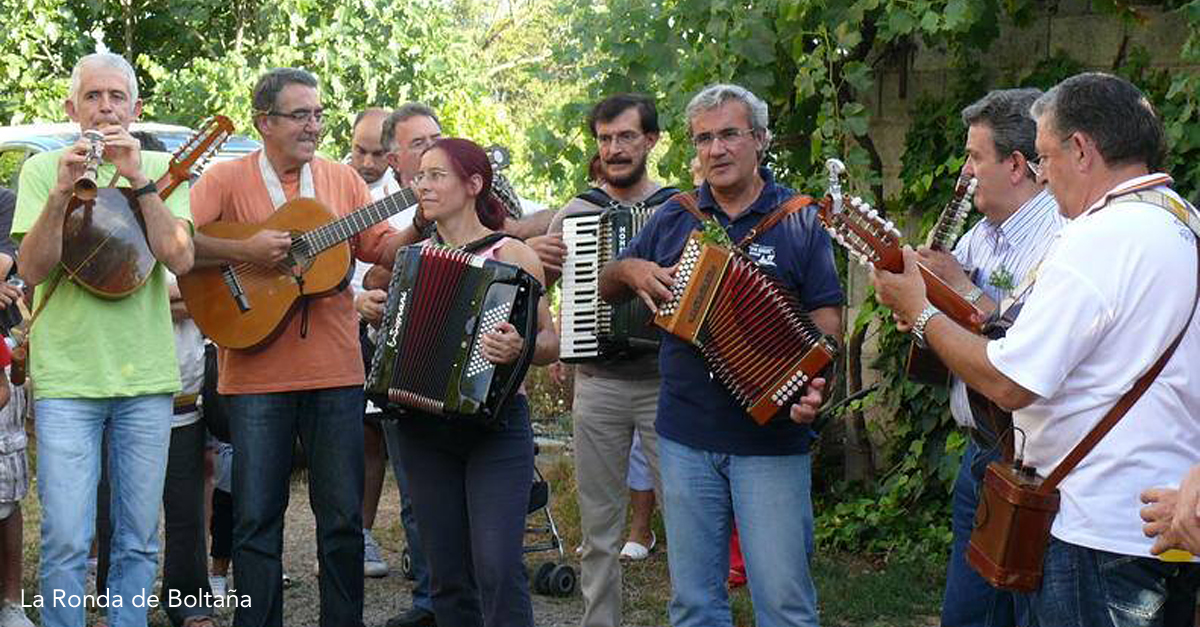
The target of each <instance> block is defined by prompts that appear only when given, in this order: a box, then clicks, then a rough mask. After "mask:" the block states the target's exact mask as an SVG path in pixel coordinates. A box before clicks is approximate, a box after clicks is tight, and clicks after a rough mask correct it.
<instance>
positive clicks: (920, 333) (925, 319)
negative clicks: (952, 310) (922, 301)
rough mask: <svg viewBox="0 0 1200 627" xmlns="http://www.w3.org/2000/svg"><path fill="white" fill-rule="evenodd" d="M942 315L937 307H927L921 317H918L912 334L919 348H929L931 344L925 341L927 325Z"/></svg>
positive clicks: (922, 311)
mask: <svg viewBox="0 0 1200 627" xmlns="http://www.w3.org/2000/svg"><path fill="white" fill-rule="evenodd" d="M940 313H942V310H940V309H938V308H937V307H934V306H933V305H925V309H922V310H921V315H919V316H917V319H916V320H915V321H914V322H913V325H912V330H911V333H912V335H913V341H914V342H916V343H917V347H918V348H929V343H928V342H926V341H925V325H927V324H929V321H930V320H931V319H933V317H934V316H936V315H938V314H940Z"/></svg>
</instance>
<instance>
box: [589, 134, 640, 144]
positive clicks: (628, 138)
mask: <svg viewBox="0 0 1200 627" xmlns="http://www.w3.org/2000/svg"><path fill="white" fill-rule="evenodd" d="M641 138H642V134H641V133H639V132H637V131H621V132H620V133H617V134H616V135H609V134H607V133H605V134H601V135H597V136H596V143H597V144H600V145H601V146H609V145H613V146H621V147H622V148H624V147H626V146H631V145H633V142H636V141H637V140H639V139H641Z"/></svg>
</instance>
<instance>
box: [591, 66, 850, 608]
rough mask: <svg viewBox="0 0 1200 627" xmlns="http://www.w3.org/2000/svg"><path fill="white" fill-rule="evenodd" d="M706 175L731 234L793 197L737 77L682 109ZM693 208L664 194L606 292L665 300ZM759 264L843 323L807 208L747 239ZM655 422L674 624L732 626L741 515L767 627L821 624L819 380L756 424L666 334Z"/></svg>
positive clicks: (837, 292)
mask: <svg viewBox="0 0 1200 627" xmlns="http://www.w3.org/2000/svg"><path fill="white" fill-rule="evenodd" d="M687 117H688V125H689V129H690V132H691V134H692V141H693V143H694V144H695V146H696V151H697V153H698V155H699V157H700V162H701V165H702V167H703V171H704V172H705V175H706V176H705V179H706V182H705V183H704V185H703V186H702V187H701V188H700V190H699V195H698V201H699V202H698V204H699V209H700V211H702V212H705V213H707V214H709V215H710V216H711V217H712V218H713V219H714V220H716V222H717V224H719V225H720V227H722V228H724V229H725V230H726V231H727V232H728V233H729V235H730V236H731V239H733V240H734V241H738V240H739V239H740V238H742V237H743V236H745V235H746V234H747V232H749V230H750V229H751V228H752V227H754V226H755V225H756V224H758V223H759V221H760V220H761V219H762V218H764V217H765V216H766V215H768V214H770V213H771V212H772V210H773V209H775V208H776V207H777V206H779V205H780V204H781V203H782V202H784V201H786V200H787V199H788V198H789V197H791V196H792V192H791V190H788V189H786V188H784V187H782V186H779V185H777V184H776V183H775V180H774V177H773V176H772V174H771V172H770V170H768V169H766V168H765V167H760V166H759V164H760V162H761V159H762V155H763V152H764V151H765V149H766V147H767V143H768V140H769V132H768V131H767V106H766V104H765V103H764V102H762V101H761V100H760V99H759V98H758V97H756V96H755V95H754V94H752V93H750V92H749V91H747V90H746V89H744V88H741V87H738V86H735V85H714V86H711V87H708V88H706V89H705V90H703V91H702V92H700V93H699V94H698V95H697V96H695V97H694V98H693V99H692V101H691V103H690V104H689V105H688V107H687ZM699 226H700V222H699V220H698V219H697V218H696V217H694V216H693V215H692V214H691V213H690V212H688V211H686V210H685V209H684V207H683V206H682V205H681V204H680V203H679V202H678V201H676V200H672V201H671V202H668V203H666V204H664V205H663V206H662V207H661V208H660V209H659V210H658V212H656V213H655V215H654V217H653V218H651V220H650V222H649V223H648V224H647V225H646V227H645V228H644V229H643V230H642V231H641V232H640V233H639V234H638V236H636V237H635V238H634V240H633V242H632V243H631V244H630V246H629V248H628V249H627V250H626V251H625V252H624V254H622V258H621V260H620V261H617V262H615V263H612V264H610V265H609V266H608V267H607V268H605V270H604V271H603V273H602V274H601V277H600V291H601V296H602V297H603V298H605V299H606V300H609V301H610V302H612V301H617V300H625V299H629V298H633V297H640V298H642V299H643V300H644V301H646V302H647V304H648V305H650V306H652V307H654V305H655V303H659V302H664V301H666V300H668V299H670V298H671V293H670V287H671V286H672V285H673V284H674V278H673V274H674V272H673V268H672V266H673V265H674V264H675V263H676V261H677V260H678V258H679V255H680V251H681V249H682V248H683V245H684V242H685V240H687V238H688V236H689V235H690V234H691V232H692V231H693V230H694V229H696V228H697V227H699ZM748 249H749V250H748V251H747V252H748V253H749V254H750V255H751V257H752V258H753V259H754V260H755V261H756V263H757V264H758V267H759V268H760V269H761V270H762V271H764V272H766V273H768V274H770V275H772V276H774V277H775V278H777V279H779V280H780V281H781V282H782V283H783V284H784V285H785V286H787V287H788V288H789V289H791V290H793V291H795V292H796V294H797V295H798V296H799V300H800V302H801V304H802V305H803V306H804V307H805V308H806V309H808V310H809V312H810V314H811V316H812V319H813V320H814V321H815V322H816V324H817V325H818V326H819V327H820V329H821V330H822V331H824V332H826V333H835V334H836V333H838V332H839V328H840V322H841V305H842V302H843V298H844V297H843V294H842V289H841V286H840V285H839V284H838V280H837V275H836V272H835V270H834V266H833V254H832V252H831V249H830V244H829V239H828V237H827V236H826V234H825V232H824V231H823V230H822V229H821V227H820V226H819V225H818V224H817V222H816V216H815V212H814V211H812V210H811V209H805V210H803V211H802V212H799V213H797V214H795V215H791V216H789V217H788V218H786V219H784V220H782V221H781V222H779V223H778V224H777V225H776V226H775V227H774V228H772V229H769V230H767V231H766V232H764V233H762V234H761V235H759V236H758V237H757V239H755V240H754V241H753V246H750V247H748ZM662 338H663V339H662V349H661V352H660V355H659V369H660V372H661V373H662V390H661V393H660V395H659V402H658V415H657V420H656V429H657V432H658V435H659V439H658V454H659V466H660V471H661V474H662V488H663V502H664V512H665V514H666V524H667V536H668V540H669V541H668V545H667V546H668V559H669V562H670V569H671V581H672V584H673V586H672V587H673V592H672V598H671V604H670V618H671V623H672V625H674V626H675V627H692V626H700V625H703V626H705V627H709V626H712V625H730V624H731V617H730V612H729V602H728V595H727V591H726V587H725V577H726V574H727V572H728V570H729V567H728V558H729V554H728V546H729V534H730V529H731V525H732V521H733V518H734V516H735V515H736V517H737V521H738V531H739V532H740V534H741V545H742V550H743V552H744V554H745V559H746V567H747V573H748V576H749V585H750V589H751V593H752V594H753V597H754V601H755V618H756V623H757V624H758V625H759V626H760V627H771V626H775V625H816V624H817V604H816V589H815V587H814V586H813V581H812V577H811V574H810V572H809V568H808V564H809V560H810V558H811V556H812V523H813V515H812V503H811V499H810V494H809V485H810V480H809V479H810V471H811V462H810V459H809V454H808V451H809V445H810V443H811V441H812V438H813V432H812V430H811V428H810V427H809V426H808V424H807V423H808V422H810V421H811V420H812V419H813V417H814V416H815V409H816V407H817V406H819V404H820V401H821V389H822V387H823V386H824V381H823V380H822V379H815V380H814V381H813V384H812V386H811V388H810V389H809V390H808V391H807V392H806V393H805V396H804V397H803V399H802V400H801V402H800V404H797V405H795V406H793V407H792V408H791V411H790V417H791V420H788V419H787V417H780V418H777V419H776V420H774V421H772V422H769V423H767V424H766V425H764V426H759V425H758V424H756V423H755V422H754V421H753V420H752V419H751V418H750V416H749V415H748V414H747V412H746V411H745V410H744V409H743V408H742V406H741V405H739V404H738V402H737V401H736V400H735V399H734V397H733V396H732V395H731V394H730V393H729V392H728V391H727V390H726V389H725V388H724V387H723V386H722V385H721V384H720V383H719V382H718V381H717V380H715V379H714V378H713V377H712V376H711V374H710V372H709V369H708V366H707V365H706V362H705V361H704V359H703V358H702V356H701V355H700V353H699V351H697V350H696V349H695V348H694V347H693V346H692V345H690V344H687V343H685V342H683V341H681V340H679V339H678V338H676V337H674V336H672V335H670V334H666V333H664V334H662Z"/></svg>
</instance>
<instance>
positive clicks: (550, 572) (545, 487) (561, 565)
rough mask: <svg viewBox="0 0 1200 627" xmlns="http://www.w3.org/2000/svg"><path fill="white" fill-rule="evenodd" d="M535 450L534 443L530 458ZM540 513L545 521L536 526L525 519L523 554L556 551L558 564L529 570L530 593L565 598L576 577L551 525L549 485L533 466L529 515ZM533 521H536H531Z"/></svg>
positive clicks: (576, 579) (556, 530) (560, 541)
mask: <svg viewBox="0 0 1200 627" xmlns="http://www.w3.org/2000/svg"><path fill="white" fill-rule="evenodd" d="M538 452H539V447H538V445H537V443H536V442H535V443H534V445H533V455H534V457H537V454H538ZM538 510H542V512H543V514H544V516H545V522H544V523H541V524H537V523H535V522H531V521H530V520H529V519H528V518H526V525H525V537H526V543H525V554H526V555H528V554H530V553H542V552H553V551H557V552H558V562H557V563H556V562H555V561H553V560H552V561H549V562H542V563H541V564H540V565H539V566H538V567H537V569H536V570H534V571H533V579H532V581H531V582H530V583H531V584H532V588H533V592H534V593H536V594H542V595H547V596H555V597H568V596H571V595H572V594H574V593H575V587H576V585H577V584H578V582H579V577H578V576H577V575H576V573H575V569H574V568H572V567H571V566H570V565H569V564H567V563H566V562H565V558H566V556H565V555H564V554H563V546H562V537H560V536H559V535H558V527H556V526H555V524H554V515H553V514H551V513H550V482H549V481H546V477H544V476H543V475H542V471H541V470H539V469H538V467H537V466H536V465H535V466H534V467H533V485H532V486H531V487H530V489H529V515H530V516H533V515H534V514H535V513H536V512H537V511H538ZM534 520H536V518H535V519H534Z"/></svg>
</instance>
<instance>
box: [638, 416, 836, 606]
mask: <svg viewBox="0 0 1200 627" xmlns="http://www.w3.org/2000/svg"><path fill="white" fill-rule="evenodd" d="M658 456H659V470H660V472H661V473H662V484H663V505H664V507H663V514H664V516H665V517H666V525H667V539H668V542H667V560H668V563H669V565H670V569H671V584H672V591H671V603H670V607H669V614H670V618H671V624H672V625H674V627H720V626H726V627H728V626H731V625H732V617H731V615H730V611H729V595H728V591H727V590H726V587H725V578H726V576H727V575H728V573H729V534H730V529H731V525H732V523H733V520H734V518H736V519H737V526H738V533H739V534H740V537H741V544H742V554H743V555H744V556H745V558H746V574H747V578H748V579H749V586H750V595H751V598H752V599H753V600H754V621H755V624H756V625H758V627H784V626H791V627H795V626H815V625H817V590H816V587H815V586H814V585H813V580H812V575H811V573H810V572H809V561H810V559H811V557H812V553H813V513H812V500H811V497H810V494H809V488H810V483H811V472H812V465H811V464H812V461H811V459H810V457H809V455H808V454H799V455H780V456H770V455H755V456H742V455H726V454H722V453H711V452H707V451H702V450H699V449H694V448H691V447H689V446H685V445H683V444H680V443H678V442H675V441H674V440H670V439H667V438H665V437H660V438H659V439H658Z"/></svg>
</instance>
